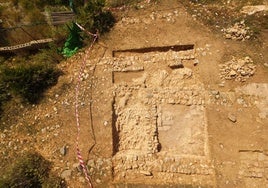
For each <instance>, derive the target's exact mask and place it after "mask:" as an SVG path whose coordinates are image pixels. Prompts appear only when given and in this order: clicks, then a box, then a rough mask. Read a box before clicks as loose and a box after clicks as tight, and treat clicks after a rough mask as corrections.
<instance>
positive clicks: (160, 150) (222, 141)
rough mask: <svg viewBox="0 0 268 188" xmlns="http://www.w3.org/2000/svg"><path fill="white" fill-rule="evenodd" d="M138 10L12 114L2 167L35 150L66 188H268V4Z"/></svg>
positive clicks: (168, 4) (125, 14) (118, 13)
mask: <svg viewBox="0 0 268 188" xmlns="http://www.w3.org/2000/svg"><path fill="white" fill-rule="evenodd" d="M118 2H119V1H118ZM254 2H255V1H254ZM239 3H240V4H239ZM257 3H258V4H257ZM129 4H130V5H128V6H124V7H123V8H122V7H121V8H114V9H111V10H112V13H113V14H114V15H115V18H116V22H115V24H114V26H113V27H112V28H111V30H110V32H109V33H106V34H104V35H103V36H101V37H100V38H98V39H96V41H93V43H94V42H95V43H94V45H91V44H93V43H90V42H91V41H90V42H88V43H87V44H84V45H85V46H84V47H83V48H81V49H80V50H78V52H77V53H76V54H74V55H73V56H72V57H70V58H66V59H65V60H64V61H63V62H61V63H59V64H57V67H58V68H59V69H60V70H61V71H62V74H61V75H60V76H59V78H58V82H57V84H55V85H54V86H53V87H51V88H50V89H49V90H48V91H47V92H46V93H45V94H44V99H42V100H41V101H40V102H39V103H38V104H34V105H27V104H23V103H22V104H21V103H19V102H18V101H16V100H15V101H14V102H13V103H12V105H14V107H13V108H11V107H7V108H6V109H5V115H3V118H2V119H1V124H2V125H6V127H8V128H5V129H3V130H2V129H1V132H0V133H1V134H0V148H1V149H0V151H1V155H0V158H1V161H2V162H1V164H0V169H1V168H3V169H6V168H7V166H8V165H7V164H11V163H13V161H16V157H17V156H18V155H23V154H24V153H26V152H28V151H35V152H38V153H39V154H40V155H41V156H43V157H44V158H45V159H46V160H47V161H49V162H50V165H51V166H49V168H50V175H49V176H51V174H53V175H56V176H57V177H59V178H60V180H61V183H62V184H61V187H66V188H67V187H70V188H84V187H91V188H92V187H96V188H99V187H100V188H136V187H137V188H147V187H148V188H268V32H267V22H266V21H267V18H268V17H267V10H268V8H267V6H268V4H267V2H265V1H259V0H257V1H256V2H255V3H253V2H252V1H249V0H247V1H246V0H245V1H244V0H243V1H241V2H233V1H224V0H222V1H219V2H216V1H189V2H188V1H187V2H185V1H175V0H159V1H157V0H151V1H137V2H136V1H133V2H132V1H131V3H129ZM257 5H258V6H257ZM265 22H266V26H265ZM254 24H255V25H254ZM265 27H266V28H265ZM93 36H95V35H93ZM94 39H95V38H94ZM14 61H15V60H14ZM0 89H1V88H0ZM7 125H8V126H7ZM26 125H27V126H26ZM0 175H3V174H1V173H0ZM3 177H4V175H3ZM1 185H2V184H1V179H0V187H1ZM3 185H5V184H3ZM3 187H4V186H3ZM48 187H49V186H48Z"/></svg>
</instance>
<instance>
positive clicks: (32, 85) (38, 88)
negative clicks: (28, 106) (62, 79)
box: [1, 63, 60, 103]
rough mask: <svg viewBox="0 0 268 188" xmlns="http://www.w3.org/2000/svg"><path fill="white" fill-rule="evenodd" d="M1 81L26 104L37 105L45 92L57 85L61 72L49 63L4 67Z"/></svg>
mask: <svg viewBox="0 0 268 188" xmlns="http://www.w3.org/2000/svg"><path fill="white" fill-rule="evenodd" d="M1 72H2V74H1V77H2V78H1V80H2V81H3V83H5V84H6V85H7V86H8V88H9V89H10V90H11V91H12V92H13V93H14V94H16V95H19V96H21V97H22V99H23V100H24V101H26V102H30V103H37V102H38V101H39V99H40V98H41V97H42V94H43V92H44V91H45V90H46V89H47V88H49V87H50V86H52V85H54V84H56V83H57V79H58V77H59V76H60V71H59V70H58V69H56V68H55V67H54V66H53V65H51V64H49V63H30V64H19V65H15V66H13V67H8V66H4V67H2V70H1Z"/></svg>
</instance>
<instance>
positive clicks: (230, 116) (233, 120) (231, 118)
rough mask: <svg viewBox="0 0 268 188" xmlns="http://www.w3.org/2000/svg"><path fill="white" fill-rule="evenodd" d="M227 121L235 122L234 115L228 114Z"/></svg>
mask: <svg viewBox="0 0 268 188" xmlns="http://www.w3.org/2000/svg"><path fill="white" fill-rule="evenodd" d="M228 119H229V120H230V121H231V122H233V123H235V122H236V116H235V115H234V114H232V113H229V114H228Z"/></svg>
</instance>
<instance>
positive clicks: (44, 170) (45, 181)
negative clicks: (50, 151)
mask: <svg viewBox="0 0 268 188" xmlns="http://www.w3.org/2000/svg"><path fill="white" fill-rule="evenodd" d="M50 169H51V163H50V162H49V161H47V160H45V159H44V158H43V157H42V156H41V155H40V154H38V153H27V154H25V155H24V156H22V157H20V158H19V159H17V162H16V163H15V164H14V165H13V166H12V167H11V168H10V169H9V170H8V171H7V172H6V173H5V176H4V177H2V178H0V187H1V188H10V187H14V188H19V187H23V188H41V187H47V188H48V187H53V188H54V187H56V188H59V187H64V184H62V180H61V179H60V178H58V177H55V176H49V172H50Z"/></svg>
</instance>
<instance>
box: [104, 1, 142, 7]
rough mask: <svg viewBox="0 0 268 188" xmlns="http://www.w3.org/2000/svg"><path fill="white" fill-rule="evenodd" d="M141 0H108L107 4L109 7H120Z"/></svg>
mask: <svg viewBox="0 0 268 188" xmlns="http://www.w3.org/2000/svg"><path fill="white" fill-rule="evenodd" d="M140 1H141V0H110V1H109V6H111V7H120V6H124V5H129V4H133V3H138V2H140Z"/></svg>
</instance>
